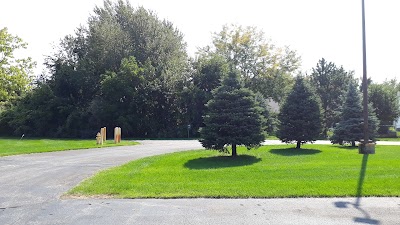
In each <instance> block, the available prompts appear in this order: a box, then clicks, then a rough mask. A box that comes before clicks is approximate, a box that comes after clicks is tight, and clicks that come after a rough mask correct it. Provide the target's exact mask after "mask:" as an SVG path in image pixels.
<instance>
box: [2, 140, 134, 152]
mask: <svg viewBox="0 0 400 225" xmlns="http://www.w3.org/2000/svg"><path fill="white" fill-rule="evenodd" d="M137 144H139V143H138V142H135V141H130V140H122V141H121V142H120V143H118V144H114V141H113V140H107V141H106V142H105V143H104V144H103V145H97V144H96V140H86V139H85V140H82V139H22V140H21V139H16V138H0V146H1V147H0V157H5V156H12V155H21V154H33V153H44V152H56V151H69V150H83V149H90V148H108V147H117V146H130V145H137Z"/></svg>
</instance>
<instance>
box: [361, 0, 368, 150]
mask: <svg viewBox="0 0 400 225" xmlns="http://www.w3.org/2000/svg"><path fill="white" fill-rule="evenodd" d="M362 38H363V103H364V111H363V115H364V146H366V144H368V141H369V134H368V79H367V50H366V39H365V9H364V0H362Z"/></svg>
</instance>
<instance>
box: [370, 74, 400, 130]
mask: <svg viewBox="0 0 400 225" xmlns="http://www.w3.org/2000/svg"><path fill="white" fill-rule="evenodd" d="M396 86H397V82H396V80H392V81H386V82H384V83H382V84H374V83H372V84H370V85H368V99H369V102H370V103H372V106H373V107H374V109H375V113H376V116H377V117H378V119H379V120H380V125H381V126H380V128H379V130H378V133H380V134H386V133H387V132H388V131H389V127H390V126H392V125H393V121H395V120H396V119H397V118H398V117H399V115H400V105H399V99H398V96H397V90H396Z"/></svg>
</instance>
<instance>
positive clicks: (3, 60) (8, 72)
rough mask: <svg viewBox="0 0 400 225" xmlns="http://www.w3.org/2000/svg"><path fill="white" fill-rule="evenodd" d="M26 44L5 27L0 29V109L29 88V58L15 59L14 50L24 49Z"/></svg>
mask: <svg viewBox="0 0 400 225" xmlns="http://www.w3.org/2000/svg"><path fill="white" fill-rule="evenodd" d="M26 46H27V44H26V43H25V42H23V41H22V39H21V38H19V37H18V36H14V35H12V34H10V33H9V32H8V30H7V28H3V29H0V110H1V108H2V107H3V106H4V104H6V103H7V102H9V101H10V100H13V99H15V98H18V97H20V96H22V95H23V94H25V93H26V92H27V91H28V90H29V89H30V82H31V77H30V76H31V75H32V68H33V66H34V65H35V63H33V62H32V60H31V58H29V57H28V58H22V59H15V57H14V52H15V51H16V50H18V49H25V48H26Z"/></svg>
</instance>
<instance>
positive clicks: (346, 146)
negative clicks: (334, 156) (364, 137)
mask: <svg viewBox="0 0 400 225" xmlns="http://www.w3.org/2000/svg"><path fill="white" fill-rule="evenodd" d="M335 147H336V148H340V149H344V150H350V151H352V150H358V146H355V147H352V146H350V145H339V146H335Z"/></svg>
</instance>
